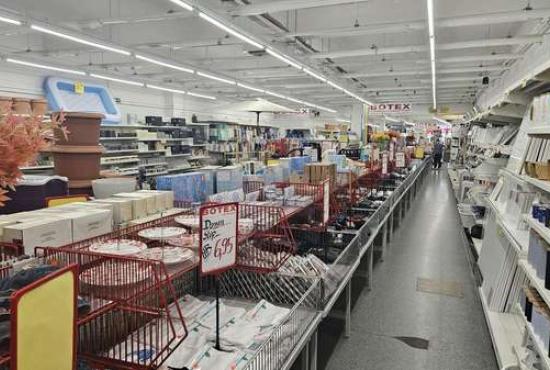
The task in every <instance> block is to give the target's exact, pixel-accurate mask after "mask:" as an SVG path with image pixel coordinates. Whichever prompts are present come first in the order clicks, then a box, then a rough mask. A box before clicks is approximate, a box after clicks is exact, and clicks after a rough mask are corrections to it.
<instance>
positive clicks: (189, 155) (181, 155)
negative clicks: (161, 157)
mask: <svg viewBox="0 0 550 370" xmlns="http://www.w3.org/2000/svg"><path fill="white" fill-rule="evenodd" d="M191 155H192V154H172V155H165V157H166V158H177V157H191Z"/></svg>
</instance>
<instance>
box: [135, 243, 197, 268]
mask: <svg viewBox="0 0 550 370" xmlns="http://www.w3.org/2000/svg"><path fill="white" fill-rule="evenodd" d="M194 256H195V254H194V253H193V251H191V250H190V249H184V248H179V247H164V248H149V249H147V250H144V251H143V252H141V253H140V254H139V255H138V257H142V258H146V259H149V260H155V261H162V262H164V264H165V265H166V266H170V265H175V264H180V263H184V262H187V261H193V257H194Z"/></svg>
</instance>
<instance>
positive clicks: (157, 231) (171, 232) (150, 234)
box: [138, 227, 186, 240]
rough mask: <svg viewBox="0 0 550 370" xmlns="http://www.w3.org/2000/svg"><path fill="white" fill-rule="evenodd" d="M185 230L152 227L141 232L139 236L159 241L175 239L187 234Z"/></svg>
mask: <svg viewBox="0 0 550 370" xmlns="http://www.w3.org/2000/svg"><path fill="white" fill-rule="evenodd" d="M185 232H186V231H185V229H184V228H181V227H152V228H150V229H145V230H141V231H140V232H139V233H138V235H139V236H141V237H142V238H145V239H151V240H159V239H167V238H175V237H178V236H181V235H183V234H185Z"/></svg>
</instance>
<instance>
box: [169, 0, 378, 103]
mask: <svg viewBox="0 0 550 370" xmlns="http://www.w3.org/2000/svg"><path fill="white" fill-rule="evenodd" d="M169 1H171V2H172V3H174V4H176V5H178V6H180V7H181V8H183V9H185V10H188V11H191V12H192V11H194V10H196V9H195V7H193V5H191V4H189V3H187V2H185V1H183V0H169ZM197 12H198V15H199V17H200V18H202V19H204V20H206V21H208V22H209V23H211V24H212V25H214V26H216V27H218V28H220V29H222V30H223V31H225V32H227V33H229V34H231V35H232V36H235V37H237V38H238V39H240V40H242V41H244V42H246V43H247V44H249V45H251V46H253V47H255V48H257V49H261V50H265V51H266V52H267V53H268V54H269V55H271V56H273V57H275V58H277V59H279V60H280V61H282V62H283V63H285V64H288V65H290V66H292V67H294V68H296V69H299V70H300V71H303V72H304V73H306V74H308V75H310V76H311V77H313V78H315V79H317V80H319V81H321V82H323V83H327V84H329V85H330V86H331V87H333V88H335V89H337V90H340V91H342V92H343V93H345V94H346V95H348V96H350V97H352V98H354V99H356V100H358V101H360V102H362V103H364V104H368V105H372V103H371V102H369V101H368V100H365V99H363V98H362V97H360V96H358V95H357V94H355V93H353V92H351V91H349V90H347V89H345V88H344V87H342V86H340V85H338V84H336V83H335V82H332V81H330V80H328V79H327V78H325V77H324V76H322V75H321V74H319V73H317V72H315V71H312V70H311V69H310V68H308V67H305V66H303V65H301V64H300V63H298V62H296V61H293V60H292V59H290V57H289V56H287V55H283V54H280V53H278V52H277V51H275V50H273V48H270V47H269V46H266V45H262V44H261V43H259V42H257V41H255V40H253V39H251V38H250V37H248V36H246V35H243V34H242V33H240V32H239V31H237V30H235V29H234V28H233V27H232V26H228V25H226V24H224V23H223V22H221V21H219V20H217V19H216V18H215V17H213V16H210V15H208V14H206V13H204V12H203V11H199V10H197Z"/></svg>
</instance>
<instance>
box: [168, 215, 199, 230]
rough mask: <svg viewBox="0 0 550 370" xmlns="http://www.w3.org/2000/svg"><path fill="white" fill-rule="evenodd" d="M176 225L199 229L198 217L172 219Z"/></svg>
mask: <svg viewBox="0 0 550 370" xmlns="http://www.w3.org/2000/svg"><path fill="white" fill-rule="evenodd" d="M174 220H175V221H176V222H177V223H178V224H180V225H183V226H187V227H190V228H196V229H198V228H199V226H200V225H199V222H200V219H199V216H193V215H186V216H178V217H176V218H175V219H174Z"/></svg>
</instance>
